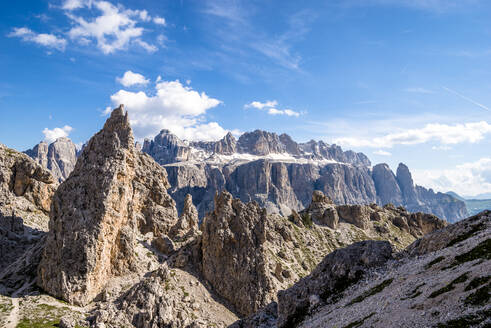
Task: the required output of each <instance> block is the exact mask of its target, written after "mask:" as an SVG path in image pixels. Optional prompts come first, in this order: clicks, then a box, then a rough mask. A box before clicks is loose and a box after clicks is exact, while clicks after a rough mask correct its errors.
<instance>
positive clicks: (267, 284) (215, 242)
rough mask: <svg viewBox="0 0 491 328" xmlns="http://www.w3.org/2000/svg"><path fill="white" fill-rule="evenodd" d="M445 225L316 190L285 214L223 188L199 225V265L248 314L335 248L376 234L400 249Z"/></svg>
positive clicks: (243, 313)
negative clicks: (303, 205) (338, 200)
mask: <svg viewBox="0 0 491 328" xmlns="http://www.w3.org/2000/svg"><path fill="white" fill-rule="evenodd" d="M326 216H327V217H329V218H331V217H333V216H335V217H337V219H336V220H331V221H330V220H329V219H327V220H326ZM333 221H334V224H332V223H333ZM444 226H445V223H444V222H443V221H441V220H439V219H438V218H436V217H434V216H432V215H427V214H422V213H416V214H414V213H408V212H406V211H405V210H404V209H403V208H395V207H391V206H386V207H384V208H381V207H379V206H377V205H375V204H372V205H371V206H359V205H340V206H336V205H334V204H333V203H332V201H331V200H330V199H329V198H328V197H326V196H324V195H323V194H322V192H320V191H316V192H315V193H314V195H313V197H312V202H311V205H310V206H309V208H308V209H307V210H305V211H302V212H300V213H296V212H293V214H292V215H291V216H290V217H282V216H280V215H278V214H267V212H266V210H265V209H263V208H261V207H260V206H259V205H258V204H257V203H256V202H250V203H247V204H244V203H242V202H241V201H240V200H239V199H233V197H232V195H231V194H230V193H227V192H222V193H221V194H220V195H218V196H216V197H215V210H214V211H213V212H212V213H210V214H208V215H207V216H206V217H205V219H204V221H203V223H202V225H201V231H202V237H201V271H202V272H203V276H204V278H205V279H206V280H208V281H209V282H210V284H211V286H212V287H213V288H214V289H215V290H216V291H217V293H218V294H219V295H221V296H222V297H224V298H225V299H226V300H227V301H228V302H230V303H231V304H232V305H233V306H234V309H235V310H236V311H237V312H238V313H239V314H241V315H250V314H252V313H253V312H254V311H256V310H258V309H260V308H262V307H264V306H266V305H267V304H268V303H269V302H271V301H274V300H276V294H277V292H278V291H279V290H282V289H285V288H287V287H288V286H290V285H291V284H293V283H294V282H295V281H297V280H298V279H300V278H302V277H304V276H305V275H307V274H308V273H309V272H311V270H312V269H313V268H314V267H315V266H316V265H317V264H318V263H319V262H320V261H321V259H322V258H323V257H324V256H325V254H328V253H330V252H332V251H334V250H335V249H337V248H340V247H343V246H344V245H349V244H351V243H353V242H356V241H360V240H367V239H380V240H389V241H390V243H391V244H392V245H394V247H395V248H397V249H402V248H404V247H405V246H406V245H409V244H410V243H411V242H412V241H414V240H415V239H416V238H418V237H420V236H423V235H424V234H425V233H428V232H430V231H433V230H436V229H440V228H442V227H444Z"/></svg>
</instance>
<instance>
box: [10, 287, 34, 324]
mask: <svg viewBox="0 0 491 328" xmlns="http://www.w3.org/2000/svg"><path fill="white" fill-rule="evenodd" d="M32 284H33V282H26V283H25V284H24V285H23V286H22V287H21V288H19V289H17V290H16V291H15V293H13V294H12V298H11V301H12V306H13V308H12V311H10V314H9V316H8V317H7V319H6V320H7V325H6V326H5V328H15V327H16V326H17V324H18V323H19V312H20V308H19V295H21V293H22V292H23V291H24V290H25V289H26V288H29V287H30V286H31V285H32Z"/></svg>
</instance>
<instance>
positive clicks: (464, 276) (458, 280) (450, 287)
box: [429, 272, 468, 298]
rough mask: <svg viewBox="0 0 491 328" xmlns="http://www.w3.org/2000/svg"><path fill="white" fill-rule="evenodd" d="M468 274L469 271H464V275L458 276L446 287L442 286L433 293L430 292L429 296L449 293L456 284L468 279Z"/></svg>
mask: <svg viewBox="0 0 491 328" xmlns="http://www.w3.org/2000/svg"><path fill="white" fill-rule="evenodd" d="M467 274H468V272H466V273H464V274H463V275H460V276H458V277H457V278H455V279H454V280H452V281H451V282H450V283H449V284H448V285H446V286H445V287H443V288H440V289H438V290H435V291H434V292H433V293H431V294H430V296H429V298H435V297H437V296H439V295H442V294H445V293H448V292H449V291H451V290H454V289H455V285H456V284H460V283H463V282H465V281H467V279H468V277H467Z"/></svg>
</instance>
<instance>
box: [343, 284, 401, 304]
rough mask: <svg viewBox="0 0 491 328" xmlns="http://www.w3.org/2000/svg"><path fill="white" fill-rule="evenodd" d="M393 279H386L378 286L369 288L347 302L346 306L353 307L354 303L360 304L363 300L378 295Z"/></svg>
mask: <svg viewBox="0 0 491 328" xmlns="http://www.w3.org/2000/svg"><path fill="white" fill-rule="evenodd" d="M393 280H394V279H392V278H391V279H387V280H384V281H382V283H380V284H378V285H377V286H375V287H373V288H371V289H370V290H368V291H366V292H364V293H363V294H361V295H360V296H358V297H356V298H354V299H353V300H352V301H351V302H349V303H348V304H347V305H346V306H349V305H353V304H355V303H360V302H362V301H363V300H364V299H366V298H367V297H370V296H373V295H375V294H378V293H380V292H381V291H383V290H384V289H385V287H387V286H389V285H390V284H391V283H392V281H393Z"/></svg>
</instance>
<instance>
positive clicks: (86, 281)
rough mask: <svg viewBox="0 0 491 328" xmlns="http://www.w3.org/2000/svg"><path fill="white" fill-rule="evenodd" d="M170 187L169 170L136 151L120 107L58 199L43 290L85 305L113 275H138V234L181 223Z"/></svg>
mask: <svg viewBox="0 0 491 328" xmlns="http://www.w3.org/2000/svg"><path fill="white" fill-rule="evenodd" d="M168 187H169V184H168V182H167V173H166V171H165V169H164V168H162V167H161V166H160V165H158V164H157V163H156V162H155V161H154V160H153V159H151V157H150V156H148V155H146V154H143V153H141V152H138V151H136V149H135V146H134V138H133V132H132V130H131V126H130V123H129V119H128V114H127V113H125V111H124V108H123V106H122V105H121V106H119V107H118V108H116V109H115V110H113V112H112V113H111V116H110V117H109V118H108V120H107V121H106V123H105V124H104V128H103V129H102V130H101V131H99V132H98V133H97V134H96V135H94V136H93V137H92V138H91V139H90V141H89V142H88V144H87V146H86V147H85V148H84V150H83V152H82V154H81V155H80V157H79V159H78V161H77V165H76V166H75V169H74V171H73V172H72V174H71V175H70V177H69V178H68V179H67V180H66V181H65V182H63V183H62V184H61V185H60V187H59V188H58V190H57V191H56V193H55V195H54V197H53V206H52V211H51V216H50V232H49V235H48V239H47V242H46V247H45V250H44V253H43V257H42V260H41V263H40V265H39V269H38V284H39V286H40V287H42V288H43V289H45V290H46V291H47V292H48V293H50V294H52V295H54V296H57V297H60V298H63V299H64V300H66V301H68V302H70V303H74V304H79V305H85V304H87V303H89V302H90V301H91V300H92V299H93V298H94V297H95V296H96V295H97V294H99V293H100V292H101V290H102V289H103V287H104V286H105V284H106V283H107V281H108V280H109V279H110V278H111V277H113V276H118V275H122V274H124V273H125V272H128V271H132V270H134V268H135V267H136V265H135V263H136V261H137V259H136V258H135V255H134V251H133V244H134V242H135V236H137V234H138V233H141V234H145V233H148V232H152V233H153V235H154V236H162V235H165V234H168V233H169V232H170V230H171V228H172V227H173V226H174V225H175V224H176V222H177V211H176V208H175V203H174V201H173V200H172V198H171V197H170V196H169V195H168V194H167V191H166V189H167V188H168Z"/></svg>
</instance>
